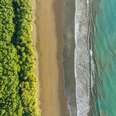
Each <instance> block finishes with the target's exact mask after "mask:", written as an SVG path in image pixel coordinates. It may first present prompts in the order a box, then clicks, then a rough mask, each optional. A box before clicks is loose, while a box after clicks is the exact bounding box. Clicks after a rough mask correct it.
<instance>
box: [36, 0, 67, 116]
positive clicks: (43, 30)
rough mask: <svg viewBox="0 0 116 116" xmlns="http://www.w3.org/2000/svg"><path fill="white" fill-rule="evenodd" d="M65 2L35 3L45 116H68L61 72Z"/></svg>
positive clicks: (54, 0)
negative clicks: (63, 6)
mask: <svg viewBox="0 0 116 116" xmlns="http://www.w3.org/2000/svg"><path fill="white" fill-rule="evenodd" d="M62 5H63V0H36V4H35V9H36V13H35V24H36V30H35V31H36V33H35V35H37V36H36V37H34V38H36V48H37V51H38V56H39V76H40V78H39V80H40V100H41V110H42V116H67V113H66V99H65V97H64V87H63V68H62V64H61V62H62V60H61V59H62V57H61V56H62V49H61V48H62V47H63V45H62V43H63V38H62V37H63V35H62Z"/></svg>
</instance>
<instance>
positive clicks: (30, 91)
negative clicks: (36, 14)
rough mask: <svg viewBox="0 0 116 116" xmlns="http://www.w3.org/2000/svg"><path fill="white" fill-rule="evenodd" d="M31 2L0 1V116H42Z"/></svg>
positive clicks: (27, 0)
mask: <svg viewBox="0 0 116 116" xmlns="http://www.w3.org/2000/svg"><path fill="white" fill-rule="evenodd" d="M37 83H38V80H37V77H36V75H35V58H34V52H33V45H32V8H31V0H0V116H40V111H39V108H38V106H39V105H38V87H37Z"/></svg>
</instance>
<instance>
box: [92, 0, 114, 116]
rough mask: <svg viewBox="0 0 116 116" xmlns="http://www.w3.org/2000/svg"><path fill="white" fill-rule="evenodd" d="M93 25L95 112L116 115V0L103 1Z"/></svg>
mask: <svg viewBox="0 0 116 116" xmlns="http://www.w3.org/2000/svg"><path fill="white" fill-rule="evenodd" d="M94 5H95V4H94ZM93 25H94V36H93V37H92V38H91V39H92V40H93V43H92V45H93V52H94V57H93V58H94V61H95V81H94V88H93V90H92V93H93V96H92V97H94V98H92V99H93V101H92V102H91V104H93V105H92V109H91V111H90V112H91V116H116V102H115V101H116V0H100V1H99V3H98V7H97V9H96V16H95V17H94V24H93Z"/></svg>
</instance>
